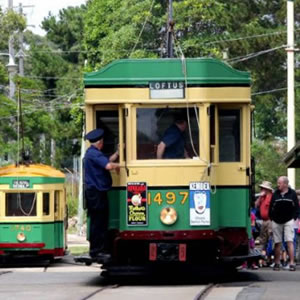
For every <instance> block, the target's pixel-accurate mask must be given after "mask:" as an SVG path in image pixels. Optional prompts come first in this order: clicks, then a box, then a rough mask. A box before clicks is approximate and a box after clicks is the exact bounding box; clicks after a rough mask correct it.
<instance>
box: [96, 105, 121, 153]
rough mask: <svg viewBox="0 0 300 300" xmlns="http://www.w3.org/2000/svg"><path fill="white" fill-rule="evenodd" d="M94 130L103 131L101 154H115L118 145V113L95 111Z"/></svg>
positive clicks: (116, 111)
mask: <svg viewBox="0 0 300 300" xmlns="http://www.w3.org/2000/svg"><path fill="white" fill-rule="evenodd" d="M96 128H102V129H104V146H103V149H102V152H103V153H104V154H105V155H107V156H110V155H112V154H113V153H115V151H116V150H117V149H118V144H119V111H118V110H98V111H96Z"/></svg>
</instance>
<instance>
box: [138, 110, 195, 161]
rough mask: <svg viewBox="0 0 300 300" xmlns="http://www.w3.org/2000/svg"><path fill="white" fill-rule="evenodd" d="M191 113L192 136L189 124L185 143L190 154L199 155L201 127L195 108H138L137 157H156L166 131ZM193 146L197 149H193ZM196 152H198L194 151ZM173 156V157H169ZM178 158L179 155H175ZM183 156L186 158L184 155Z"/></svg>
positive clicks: (191, 155)
mask: <svg viewBox="0 0 300 300" xmlns="http://www.w3.org/2000/svg"><path fill="white" fill-rule="evenodd" d="M187 112H188V113H189V121H190V128H191V133H192V138H190V137H189V129H188V126H187V128H186V130H185V132H184V139H185V145H184V148H185V149H186V151H187V153H188V156H189V157H191V158H192V157H193V156H199V127H198V122H197V119H198V111H197V116H196V112H195V109H194V108H189V109H188V111H187V109H186V108H170V107H165V108H137V159H156V158H157V146H158V144H159V143H160V141H161V140H162V138H163V136H164V134H165V131H166V130H167V129H168V128H169V127H170V126H172V125H173V124H174V122H175V119H176V118H178V116H181V117H182V118H183V119H187ZM193 146H194V149H195V151H193ZM194 152H196V153H194ZM168 158H173V157H168ZM174 158H178V157H174ZM182 158H184V157H183V156H182Z"/></svg>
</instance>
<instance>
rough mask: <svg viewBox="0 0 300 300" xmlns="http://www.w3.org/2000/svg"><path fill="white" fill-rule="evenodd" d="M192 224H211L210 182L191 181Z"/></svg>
mask: <svg viewBox="0 0 300 300" xmlns="http://www.w3.org/2000/svg"><path fill="white" fill-rule="evenodd" d="M190 225H191V226H202V225H204V226H209V225H210V184H209V182H191V183H190Z"/></svg>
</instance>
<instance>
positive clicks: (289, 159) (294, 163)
mask: <svg viewBox="0 0 300 300" xmlns="http://www.w3.org/2000/svg"><path fill="white" fill-rule="evenodd" d="M283 161H284V163H285V164H286V166H287V167H288V168H300V142H298V143H297V144H296V145H295V147H293V148H292V149H291V150H290V151H289V152H288V153H287V154H286V155H285V156H284V158H283Z"/></svg>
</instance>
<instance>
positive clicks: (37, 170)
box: [0, 164, 65, 178]
mask: <svg viewBox="0 0 300 300" xmlns="http://www.w3.org/2000/svg"><path fill="white" fill-rule="evenodd" d="M18 176H20V177H21V176H26V177H56V178H65V174H64V173H62V172H61V171H59V170H57V169H54V168H53V167H51V166H47V165H42V164H29V165H18V166H16V165H9V166H6V167H1V168H0V177H18Z"/></svg>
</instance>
